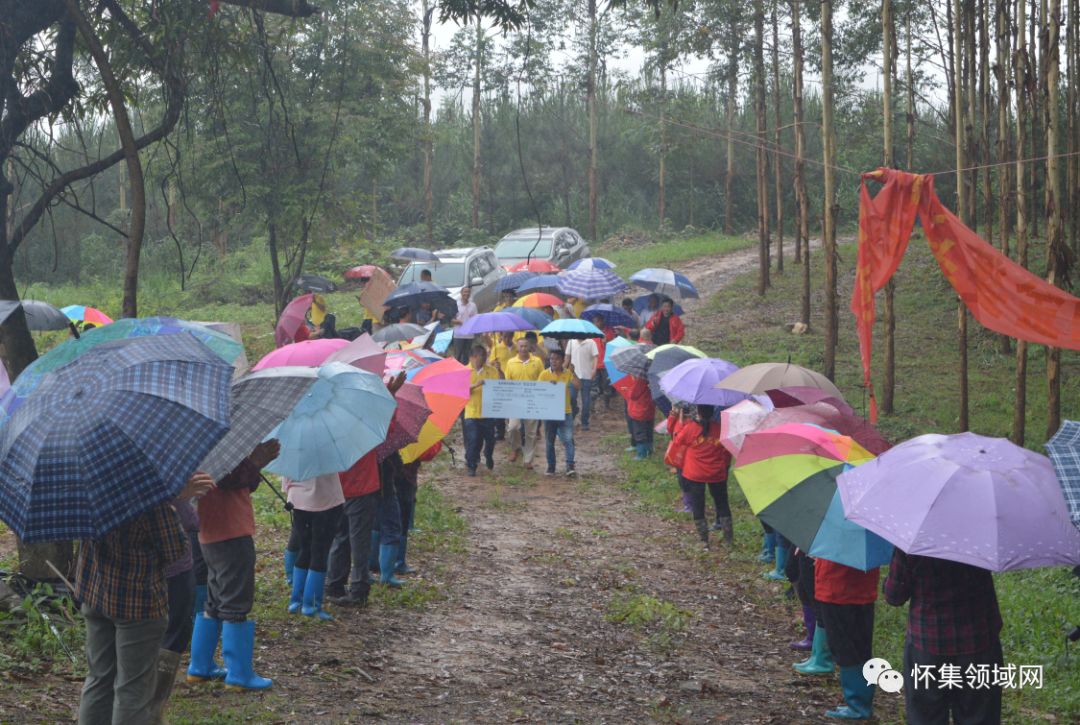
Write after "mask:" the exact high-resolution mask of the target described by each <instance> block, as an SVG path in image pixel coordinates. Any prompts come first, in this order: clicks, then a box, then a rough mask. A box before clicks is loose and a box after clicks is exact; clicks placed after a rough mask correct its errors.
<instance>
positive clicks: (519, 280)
mask: <svg viewBox="0 0 1080 725" xmlns="http://www.w3.org/2000/svg"><path fill="white" fill-rule="evenodd" d="M535 276H536V273H535V272H511V273H510V274H508V275H506V276H505V277H500V278H499V281H498V282H496V283H495V291H496V292H505V291H506V290H516V289H517V288H518V287H520V286H521V285H523V284H525V283H526V282H528V281H529V280H530V279H532V278H534V277H535Z"/></svg>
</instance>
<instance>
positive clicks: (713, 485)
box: [675, 405, 735, 548]
mask: <svg viewBox="0 0 1080 725" xmlns="http://www.w3.org/2000/svg"><path fill="white" fill-rule="evenodd" d="M713 413H715V408H714V407H713V406H711V405H699V406H697V419H696V420H694V419H690V418H687V417H686V414H685V413H684V412H683V411H682V410H680V411H679V418H678V422H677V424H676V431H675V444H676V445H681V446H685V447H686V454H685V456H684V457H683V468H682V477H683V487H684V490H686V491H687V493H688V494H689V495H690V509H691V512H692V513H693V516H694V526H695V528H697V532H698V536H700V537H701V542H702V543H703V544H704V545H705V547H706V548H708V546H709V524H708V523H707V522H706V521H705V488H706V486H707V487H708V489H709V494H710V495H711V496H712V499H713V503H714V504H715V505H716V521H717V523H718V524H719V525H720V531H721V532H722V533H723V536H724V541H725V542H726V543H728V544H731V543H732V542H733V541H734V538H735V534H734V530H733V528H732V523H731V507H730V506H729V505H728V495H727V474H728V466H729V465H731V454H730V453H728V450H727V448H724V446H723V445H721V443H720V422H719V421H715V420H713Z"/></svg>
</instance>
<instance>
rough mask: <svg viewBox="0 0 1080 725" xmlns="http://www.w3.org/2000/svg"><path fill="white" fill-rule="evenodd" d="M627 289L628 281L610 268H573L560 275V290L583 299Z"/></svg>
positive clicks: (603, 296)
mask: <svg viewBox="0 0 1080 725" xmlns="http://www.w3.org/2000/svg"><path fill="white" fill-rule="evenodd" d="M625 289H626V282H623V280H622V278H620V277H619V276H618V275H617V274H615V273H614V272H612V271H611V270H608V269H572V270H570V271H569V272H565V273H563V274H562V275H560V276H559V283H558V290H559V292H560V293H561V294H564V295H567V296H569V297H577V298H579V299H583V300H600V299H605V298H608V297H614V296H615V295H617V294H619V293H620V292H622V291H623V290H625Z"/></svg>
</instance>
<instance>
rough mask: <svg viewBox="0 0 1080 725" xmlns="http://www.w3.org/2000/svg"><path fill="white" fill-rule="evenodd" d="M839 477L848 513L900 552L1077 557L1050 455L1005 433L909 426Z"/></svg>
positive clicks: (959, 557) (980, 560)
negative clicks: (924, 430) (905, 434)
mask: <svg viewBox="0 0 1080 725" xmlns="http://www.w3.org/2000/svg"><path fill="white" fill-rule="evenodd" d="M839 486H840V495H841V498H842V500H843V505H844V512H845V513H846V514H847V517H848V518H849V519H851V520H852V521H854V522H855V523H858V524H861V525H863V526H865V527H866V528H868V529H870V530H871V531H874V532H876V533H878V534H880V535H881V536H883V537H885V538H886V539H888V540H890V541H892V542H893V543H894V544H895V545H896V546H897V547H898V548H900V549H902V550H904V551H905V552H907V553H909V554H917V555H921V556H933V557H936V558H938V559H948V560H950V561H958V562H961V563H963V564H970V565H972V566H978V567H982V568H983V569H989V570H991V571H1008V570H1012V569H1027V568H1031V567H1037V566H1059V565H1070V566H1071V565H1074V564H1080V531H1078V530H1077V529H1076V527H1074V526H1073V525H1072V523H1071V522H1070V520H1069V512H1068V507H1067V505H1066V503H1065V498H1064V496H1063V495H1062V492H1061V487H1060V486H1059V485H1058V482H1057V479H1056V477H1055V476H1054V467H1053V464H1051V463H1050V460H1049V459H1048V458H1046V457H1045V456H1041V455H1039V454H1038V453H1035V452H1033V451H1029V450H1027V449H1025V448H1021V447H1020V446H1017V445H1014V444H1013V443H1011V442H1009V441H1008V440H1006V439H1004V438H987V437H985V436H980V435H976V434H974V433H959V434H957V435H938V434H930V435H922V436H918V437H917V438H912V439H911V440H909V441H905V442H904V443H901V444H900V445H898V446H896V447H894V448H893V449H891V450H889V451H887V452H886V453H883V454H882V455H881V456H880V457H879V458H878V459H877V460H875V461H873V462H872V463H870V464H867V465H866V466H862V467H860V468H857V469H855V470H854V471H850V472H847V473H845V474H844V475H843V476H841V477H840V480H839Z"/></svg>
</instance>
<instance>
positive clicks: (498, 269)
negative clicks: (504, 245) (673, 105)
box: [398, 247, 506, 312]
mask: <svg viewBox="0 0 1080 725" xmlns="http://www.w3.org/2000/svg"><path fill="white" fill-rule="evenodd" d="M435 256H436V257H438V258H439V262H438V264H432V263H431V262H412V263H411V264H409V266H408V267H406V268H405V270H404V271H403V272H402V273H401V277H400V278H398V284H399V285H402V284H407V283H409V282H419V281H420V273H421V271H423V270H425V269H427V270H430V271H431V281H432V282H434V283H435V284H438V285H442V286H443V287H446V288H447V289H448V290H450V296H451V297H453V298H454V299H461V288H462V287H464V286H466V285H468V286H470V287H472V301H473V302H475V303H476V308H477V309H478V310H480V311H481V312H488V311H490V310H491V309H492V308H494V307H495V305H496V304H497V303H498V301H499V293H498V291H497V290H496V289H495V285H496V284H497V283H498V281H499V278H501V277H503V276H505V275H506V270H505V269H503V267H502V266H501V265H500V263H499V259H498V258H497V257H496V256H495V252H494V251H493V250H492V249H491V247H466V248H461V249H443V250H440V251H438V252H435Z"/></svg>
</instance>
